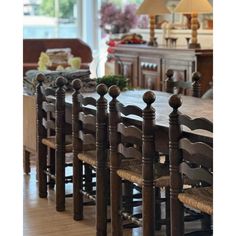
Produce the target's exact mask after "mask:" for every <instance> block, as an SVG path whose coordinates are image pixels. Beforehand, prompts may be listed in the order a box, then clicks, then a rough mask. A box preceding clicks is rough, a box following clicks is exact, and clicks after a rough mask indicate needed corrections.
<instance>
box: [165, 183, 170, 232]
mask: <svg viewBox="0 0 236 236" xmlns="http://www.w3.org/2000/svg"><path fill="white" fill-rule="evenodd" d="M165 197H166V209H165V211H166V214H165V215H166V236H170V187H165Z"/></svg>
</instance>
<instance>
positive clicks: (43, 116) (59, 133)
mask: <svg viewBox="0 0 236 236" xmlns="http://www.w3.org/2000/svg"><path fill="white" fill-rule="evenodd" d="M44 80H45V76H44V75H43V74H39V75H38V76H37V81H38V84H37V91H36V114H37V160H38V181H39V197H41V198H46V197H47V194H48V191H47V185H49V188H50V189H53V188H54V185H55V186H56V187H55V189H56V210H57V211H64V210H65V197H66V196H71V195H66V194H65V184H66V183H69V182H72V177H71V176H67V177H66V176H65V167H67V166H72V163H66V161H65V154H66V153H72V138H71V134H72V127H71V125H70V124H67V123H66V122H65V90H64V88H63V86H64V85H65V83H66V79H64V78H63V77H59V78H57V80H56V85H57V89H56V91H55V90H52V89H50V88H47V89H45V88H44V86H43V82H44Z"/></svg>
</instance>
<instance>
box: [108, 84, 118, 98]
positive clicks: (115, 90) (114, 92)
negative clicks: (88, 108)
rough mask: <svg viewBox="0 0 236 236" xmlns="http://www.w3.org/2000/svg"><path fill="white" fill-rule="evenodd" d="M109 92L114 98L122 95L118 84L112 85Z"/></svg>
mask: <svg viewBox="0 0 236 236" xmlns="http://www.w3.org/2000/svg"><path fill="white" fill-rule="evenodd" d="M108 92H109V95H110V96H111V97H112V98H113V99H115V98H117V97H118V96H119V95H120V89H119V87H117V86H116V85H112V86H111V87H110V88H109V90H108Z"/></svg>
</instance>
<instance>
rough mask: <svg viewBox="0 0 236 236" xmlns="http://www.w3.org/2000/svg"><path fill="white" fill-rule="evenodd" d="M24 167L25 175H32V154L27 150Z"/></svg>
mask: <svg viewBox="0 0 236 236" xmlns="http://www.w3.org/2000/svg"><path fill="white" fill-rule="evenodd" d="M23 167H24V173H25V174H27V175H28V174H29V173H30V152H29V151H27V150H25V149H24V156H23Z"/></svg>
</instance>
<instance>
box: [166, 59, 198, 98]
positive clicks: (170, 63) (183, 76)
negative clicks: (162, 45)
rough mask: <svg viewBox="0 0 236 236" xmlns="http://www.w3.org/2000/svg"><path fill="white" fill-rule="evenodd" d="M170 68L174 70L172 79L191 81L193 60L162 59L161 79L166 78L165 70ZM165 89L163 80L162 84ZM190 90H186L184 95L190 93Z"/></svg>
mask: <svg viewBox="0 0 236 236" xmlns="http://www.w3.org/2000/svg"><path fill="white" fill-rule="evenodd" d="M168 69H171V70H173V71H174V76H173V77H174V80H184V81H191V80H192V78H191V77H192V73H193V71H194V70H195V61H187V60H181V59H180V60H176V59H163V61H162V80H163V81H165V80H166V71H167V70H168ZM162 89H163V91H165V82H163V84H162ZM190 94H191V91H187V92H186V95H190Z"/></svg>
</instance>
